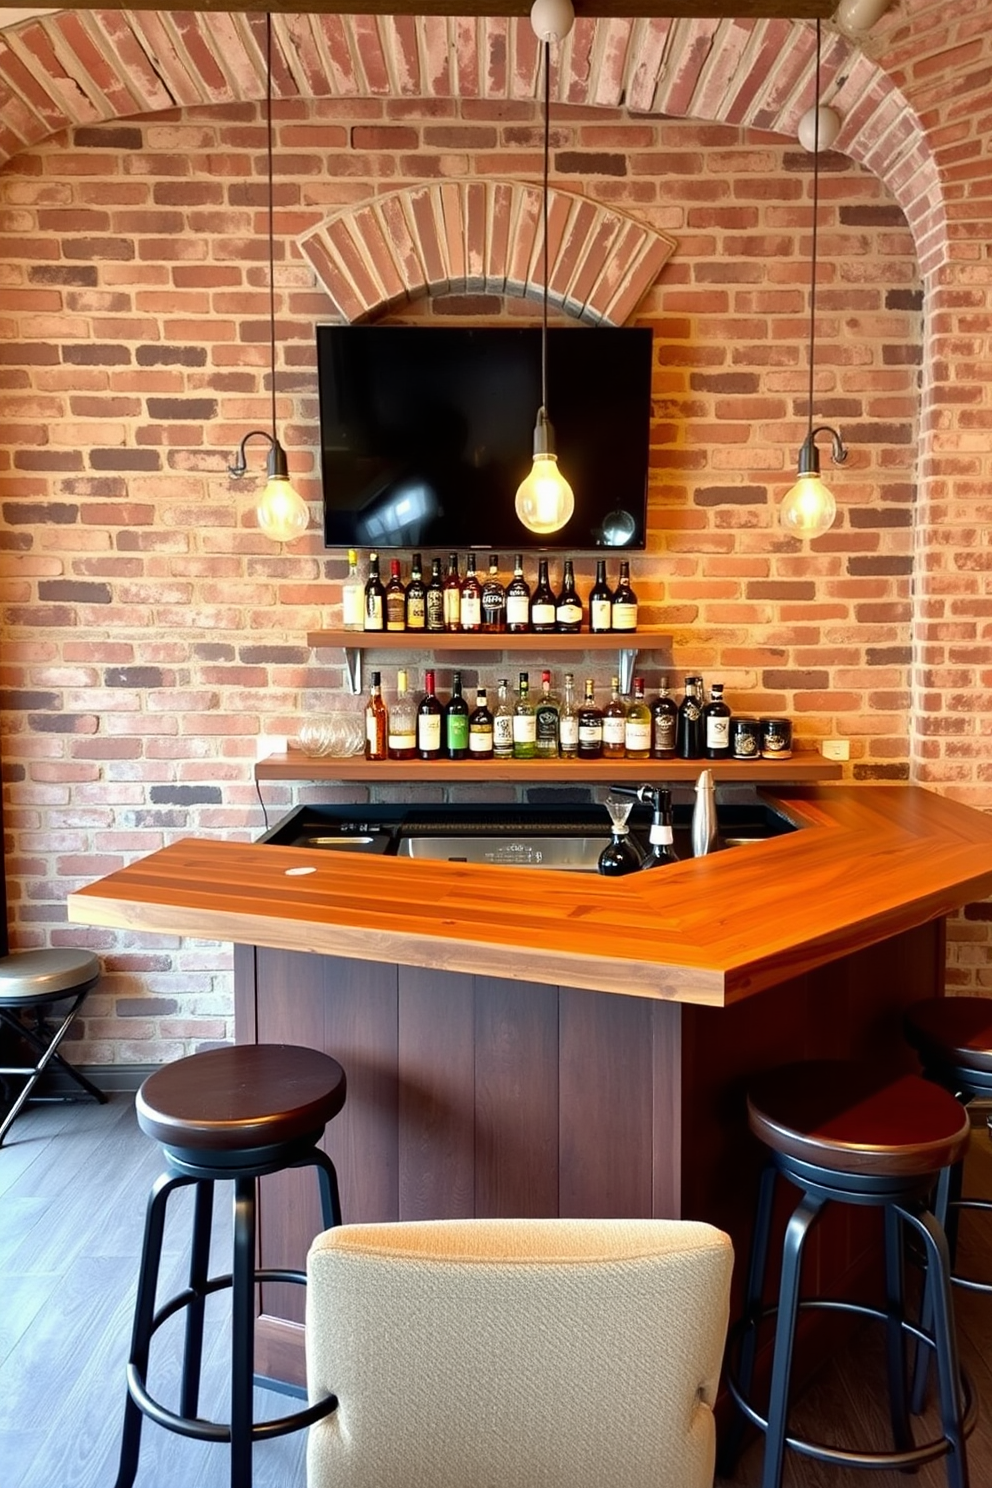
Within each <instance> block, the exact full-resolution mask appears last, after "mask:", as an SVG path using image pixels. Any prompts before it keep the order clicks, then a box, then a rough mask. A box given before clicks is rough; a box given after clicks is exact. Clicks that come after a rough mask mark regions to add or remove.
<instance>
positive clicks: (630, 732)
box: [624, 677, 651, 760]
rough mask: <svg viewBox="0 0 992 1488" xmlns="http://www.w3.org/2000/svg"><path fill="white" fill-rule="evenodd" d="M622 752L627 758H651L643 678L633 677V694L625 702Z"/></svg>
mask: <svg viewBox="0 0 992 1488" xmlns="http://www.w3.org/2000/svg"><path fill="white" fill-rule="evenodd" d="M624 752H625V753H626V755H627V758H628V759H642V760H644V759H650V758H651V709H650V708H649V707H648V705H647V703H646V702H645V701H644V678H643V677H635V678H634V696H633V699H632V701H631V702H629V703H628V704H627V722H626V727H625V730H624Z"/></svg>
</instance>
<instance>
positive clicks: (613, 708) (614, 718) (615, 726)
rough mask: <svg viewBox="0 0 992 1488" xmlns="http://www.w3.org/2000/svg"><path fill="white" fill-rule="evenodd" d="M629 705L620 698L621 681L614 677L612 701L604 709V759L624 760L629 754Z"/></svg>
mask: <svg viewBox="0 0 992 1488" xmlns="http://www.w3.org/2000/svg"><path fill="white" fill-rule="evenodd" d="M626 740H627V705H626V703H625V702H624V700H623V698H622V697H621V696H620V679H619V677H614V678H613V681H612V691H611V694H610V701H609V702H608V703H607V705H606V707H605V708H604V709H603V758H604V759H614V760H618V759H623V757H624V755H625V754H626V752H627V748H626Z"/></svg>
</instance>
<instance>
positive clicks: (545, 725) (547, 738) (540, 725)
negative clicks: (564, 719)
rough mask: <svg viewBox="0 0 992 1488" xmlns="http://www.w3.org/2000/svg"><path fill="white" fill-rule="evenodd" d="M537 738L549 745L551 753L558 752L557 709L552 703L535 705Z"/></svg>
mask: <svg viewBox="0 0 992 1488" xmlns="http://www.w3.org/2000/svg"><path fill="white" fill-rule="evenodd" d="M537 739H538V742H539V743H541V744H546V745H548V746H550V747H551V749H552V751H553V753H555V754H557V753H558V709H557V708H556V707H555V706H554V704H553V703H551V704H549V705H548V706H547V707H544V706H543V705H542V704H540V703H539V704H538V707H537Z"/></svg>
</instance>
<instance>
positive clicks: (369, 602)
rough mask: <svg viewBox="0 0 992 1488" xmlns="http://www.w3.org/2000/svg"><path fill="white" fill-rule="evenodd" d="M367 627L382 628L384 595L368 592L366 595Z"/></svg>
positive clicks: (369, 628) (367, 628) (371, 628)
mask: <svg viewBox="0 0 992 1488" xmlns="http://www.w3.org/2000/svg"><path fill="white" fill-rule="evenodd" d="M365 629H366V630H381V629H382V595H381V594H367V595H366V596H365Z"/></svg>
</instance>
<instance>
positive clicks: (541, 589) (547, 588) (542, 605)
mask: <svg viewBox="0 0 992 1488" xmlns="http://www.w3.org/2000/svg"><path fill="white" fill-rule="evenodd" d="M530 628H531V630H533V631H536V632H537V633H538V634H546V633H547V632H549V631H552V630H554V628H555V596H554V591H553V589H552V588H551V584H550V582H549V580H548V560H547V558H539V559H538V560H537V584H536V585H535V588H534V592H533V594H532V595H531V597H530Z"/></svg>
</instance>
